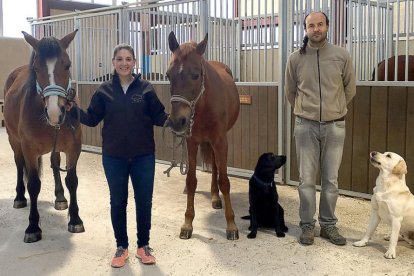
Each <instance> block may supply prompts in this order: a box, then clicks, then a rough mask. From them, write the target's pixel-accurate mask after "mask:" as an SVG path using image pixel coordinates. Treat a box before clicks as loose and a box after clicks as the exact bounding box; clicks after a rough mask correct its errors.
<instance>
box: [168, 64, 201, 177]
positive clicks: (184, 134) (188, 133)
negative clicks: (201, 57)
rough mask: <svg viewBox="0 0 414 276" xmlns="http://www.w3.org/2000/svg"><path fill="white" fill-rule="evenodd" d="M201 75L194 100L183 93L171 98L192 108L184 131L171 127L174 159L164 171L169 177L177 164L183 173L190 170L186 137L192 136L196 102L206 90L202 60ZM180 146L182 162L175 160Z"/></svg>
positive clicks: (172, 100)
mask: <svg viewBox="0 0 414 276" xmlns="http://www.w3.org/2000/svg"><path fill="white" fill-rule="evenodd" d="M201 76H202V80H201V88H200V93H198V95H197V97H196V98H195V99H194V100H192V101H189V100H188V99H187V98H186V97H184V96H181V95H172V96H171V100H170V102H171V104H172V103H173V102H179V103H183V104H186V105H188V106H189V107H190V109H191V115H190V123H189V124H188V126H187V128H186V129H184V130H183V131H175V130H173V129H171V132H172V133H173V145H172V147H168V146H167V147H168V148H171V149H172V151H173V152H172V159H173V160H172V161H171V165H170V167H169V168H168V169H166V170H165V171H164V173H165V174H167V176H168V177H169V176H170V171H171V169H172V168H174V167H177V166H179V167H180V173H181V174H182V175H185V174H187V172H188V157H187V160H186V161H184V157H185V155H187V154H188V153H187V143H185V139H186V138H188V137H191V130H192V128H193V124H194V115H195V107H196V104H197V102H198V100H200V98H201V97H202V96H203V94H204V91H205V86H204V76H205V74H204V66H203V63H202V62H201ZM168 121H169V118H168V119H167V120H166V121H165V124H164V127H163V130H162V138H163V141H164V144H166V142H165V128H166V127H167V125H168ZM177 137H179V138H181V141H180V142H179V143H178V144H177V145H176V144H175V140H176V138H177ZM179 146H182V150H181V162H177V161H176V160H175V157H174V156H175V149H176V148H178V147H179ZM184 165H185V167H184Z"/></svg>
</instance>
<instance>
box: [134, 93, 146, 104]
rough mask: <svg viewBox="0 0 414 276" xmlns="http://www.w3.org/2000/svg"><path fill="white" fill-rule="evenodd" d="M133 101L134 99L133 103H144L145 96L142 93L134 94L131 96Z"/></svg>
mask: <svg viewBox="0 0 414 276" xmlns="http://www.w3.org/2000/svg"><path fill="white" fill-rule="evenodd" d="M131 101H132V102H133V103H142V102H143V101H144V96H142V95H137V94H135V95H132V97H131Z"/></svg>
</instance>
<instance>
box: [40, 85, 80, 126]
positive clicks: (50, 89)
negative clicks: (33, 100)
mask: <svg viewBox="0 0 414 276" xmlns="http://www.w3.org/2000/svg"><path fill="white" fill-rule="evenodd" d="M71 83H72V80H71V79H70V78H69V82H68V87H67V88H66V90H65V89H64V88H63V87H62V86H60V85H57V84H51V85H48V86H46V87H45V88H44V89H42V87H40V85H39V82H38V81H36V90H37V94H39V95H40V96H42V98H43V99H44V98H46V97H49V96H58V97H63V98H65V99H66V100H67V101H68V102H73V101H74V99H75V96H76V91H75V89H73V88H72V85H71ZM45 114H46V116H47V117H48V114H47V111H46V108H45ZM65 118H66V110H64V112H63V116H62V119H61V120H59V123H58V124H57V125H56V126H55V128H56V129H60V125H61V124H62V122H64V121H65Z"/></svg>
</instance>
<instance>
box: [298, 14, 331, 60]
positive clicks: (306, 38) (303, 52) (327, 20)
mask: <svg viewBox="0 0 414 276" xmlns="http://www.w3.org/2000/svg"><path fill="white" fill-rule="evenodd" d="M312 13H321V14H323V15H324V16H325V21H326V25H327V26H329V18H328V16H327V15H326V14H325V13H324V12H311V13H308V14H307V15H306V16H305V18H304V19H303V29H304V30H306V18H307V17H308V16H309V15H310V14H312ZM308 41H309V37H308V36H307V35H305V36H304V37H303V41H302V46H301V47H300V50H299V53H300V54H301V55H304V54H306V46H308Z"/></svg>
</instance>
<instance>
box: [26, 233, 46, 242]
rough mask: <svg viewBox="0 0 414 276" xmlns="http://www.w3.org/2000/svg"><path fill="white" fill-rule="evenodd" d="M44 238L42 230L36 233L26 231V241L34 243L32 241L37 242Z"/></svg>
mask: <svg viewBox="0 0 414 276" xmlns="http://www.w3.org/2000/svg"><path fill="white" fill-rule="evenodd" d="M41 239H42V231H37V232H34V233H26V234H24V240H23V241H24V242H26V243H32V242H37V241H40V240H41Z"/></svg>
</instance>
